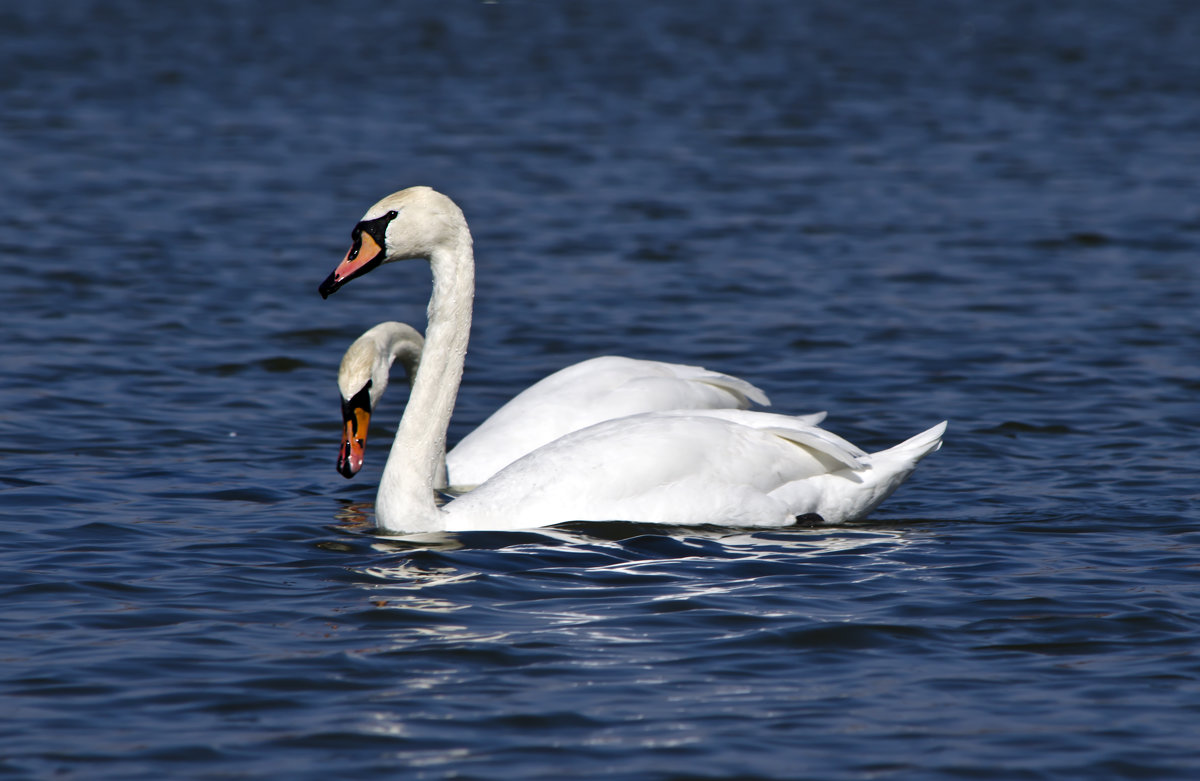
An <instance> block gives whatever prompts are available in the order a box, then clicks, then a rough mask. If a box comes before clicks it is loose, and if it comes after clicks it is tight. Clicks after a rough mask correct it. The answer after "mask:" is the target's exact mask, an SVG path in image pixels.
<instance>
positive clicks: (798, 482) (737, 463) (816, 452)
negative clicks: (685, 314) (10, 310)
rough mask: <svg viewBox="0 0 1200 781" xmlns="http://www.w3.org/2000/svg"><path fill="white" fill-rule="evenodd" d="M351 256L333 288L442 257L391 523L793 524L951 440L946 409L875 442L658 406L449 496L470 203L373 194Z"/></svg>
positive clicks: (468, 278) (419, 194)
mask: <svg viewBox="0 0 1200 781" xmlns="http://www.w3.org/2000/svg"><path fill="white" fill-rule="evenodd" d="M351 237H352V240H353V243H352V245H351V248H350V250H349V251H348V252H347V253H346V257H345V258H344V259H343V260H342V262H341V263H339V264H338V266H337V268H335V269H334V271H333V272H332V273H331V274H330V275H329V277H328V278H326V280H325V281H324V282H323V283H322V284H321V286H320V292H321V295H322V296H323V297H328V296H329V295H330V294H331V293H333V292H334V291H336V290H338V289H339V288H340V287H342V286H343V285H344V284H346V283H347V282H349V281H350V280H352V279H355V278H357V277H359V276H362V275H363V274H366V273H369V272H370V271H372V270H374V269H375V268H377V267H378V266H379V265H381V264H383V263H387V262H393V261H400V260H408V259H419V258H425V259H428V261H429V263H430V266H431V268H432V270H433V290H432V293H431V295H430V299H429V309H428V327H427V330H426V334H425V349H424V353H423V354H422V356H421V360H420V367H419V369H418V370H417V373H416V378H415V380H414V381H413V385H412V393H411V395H410V397H409V402H408V406H407V408H406V409H405V412H404V415H403V416H402V418H401V420H400V426H399V428H398V429H397V431H396V438H395V440H394V441H393V443H392V450H391V453H390V455H389V457H388V461H387V465H386V466H385V467H384V472H383V477H382V479H381V481H380V486H379V493H378V495H377V498H376V503H375V512H376V520H377V523H378V525H379V527H380V528H381V529H383V530H384V531H389V532H401V533H412V532H426V531H437V530H451V531H460V530H472V529H481V530H482V529H517V528H535V527H539V526H546V525H549V524H553V523H559V522H563V521H571V520H600V519H604V520H630V521H642V522H648V523H668V524H688V525H693V524H695V525H700V524H714V523H716V524H726V525H731V526H782V525H787V524H790V523H792V522H794V520H795V519H796V518H797V517H798V516H802V515H809V514H813V513H815V514H818V515H820V516H821V518H822V519H823V520H824V521H825V522H827V523H841V522H845V521H850V520H855V519H857V518H861V517H863V516H864V515H866V514H867V513H869V512H870V511H871V510H872V509H874V507H876V506H877V505H878V504H879V502H881V501H883V499H885V498H886V497H887V496H888V495H889V494H890V493H891V492H892V491H894V490H895V489H896V488H897V487H898V486H899V485H900V484H901V483H902V482H903V481H904V479H905V478H906V477H907V476H908V475H909V474H910V473H911V472H912V470H913V469H914V468H915V467H916V464H917V462H918V461H920V459H921V458H923V457H924V456H925V455H927V454H929V453H931V452H933V451H934V450H937V449H938V447H940V446H941V438H942V434H943V432H944V431H945V426H946V424H945V423H944V422H943V423H940V424H938V425H936V426H934V427H932V428H930V429H928V430H927V431H925V432H922V433H921V434H918V435H916V436H915V437H913V438H911V439H909V440H907V441H905V442H902V443H900V444H899V445H897V446H895V447H892V448H889V449H887V450H883V451H880V452H877V453H873V454H867V453H865V452H863V451H862V450H860V449H859V448H857V447H855V446H854V445H851V444H850V443H849V442H846V441H845V440H843V439H841V438H840V437H838V436H836V435H834V434H832V433H830V432H828V431H825V430H824V429H820V428H818V427H817V426H815V425H813V424H812V423H810V422H808V421H806V420H804V419H801V418H793V417H789V416H786V415H777V414H772V413H764V412H753V411H749V410H742V409H708V410H679V411H669V412H647V413H641V414H636V415H631V416H628V417H622V418H617V419H615V420H607V421H603V422H600V423H596V424H595V425H592V426H589V427H587V428H583V429H580V430H578V431H575V432H573V433H570V434H567V435H565V436H562V437H560V438H558V439H555V440H553V441H552V442H550V443H548V444H546V445H543V446H542V447H540V448H538V449H536V450H534V451H532V452H530V453H528V454H526V455H524V456H522V457H520V458H518V459H517V460H515V461H513V462H512V463H511V464H509V465H507V466H505V467H504V468H503V469H501V470H500V471H498V472H496V473H495V474H494V475H493V476H492V477H491V478H490V479H488V480H486V481H484V482H483V484H482V485H480V486H478V487H477V488H476V489H475V490H474V491H472V492H471V493H469V494H466V495H464V496H461V497H459V498H457V499H454V500H452V501H450V502H449V503H447V504H446V505H445V506H443V507H438V506H437V505H436V503H435V502H434V493H433V488H434V485H435V483H436V481H437V478H438V473H439V469H440V465H441V462H442V454H443V452H444V450H445V441H446V428H447V426H448V424H449V421H450V415H451V413H452V411H453V408H454V401H455V397H456V395H457V393H458V386H459V383H460V382H461V380H462V369H463V363H464V360H465V357H466V349H467V340H468V335H469V332H470V326H471V308H472V307H471V304H472V298H473V296H474V254H473V251H472V240H471V234H470V230H469V229H468V227H467V222H466V219H465V218H464V217H463V214H462V211H461V210H460V209H459V208H458V206H457V205H455V204H454V202H453V201H451V200H450V199H449V198H447V197H446V196H444V195H442V194H440V193H437V192H435V191H433V190H431V189H429V188H427V187H414V188H409V189H407V190H402V191H400V192H398V193H395V194H393V195H390V196H388V197H387V198H384V199H383V200H381V201H379V202H378V203H376V204H375V205H374V206H372V207H371V208H370V209H369V210H367V213H366V214H365V215H364V216H363V219H362V220H361V221H360V222H359V223H358V225H356V226H355V228H354V231H353V232H352V234H351Z"/></svg>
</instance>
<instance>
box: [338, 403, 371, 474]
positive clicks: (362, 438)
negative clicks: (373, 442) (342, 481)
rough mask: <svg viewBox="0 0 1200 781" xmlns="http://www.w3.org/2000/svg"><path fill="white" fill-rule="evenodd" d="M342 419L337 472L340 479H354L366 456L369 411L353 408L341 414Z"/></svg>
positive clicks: (369, 421) (369, 419)
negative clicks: (339, 474)
mask: <svg viewBox="0 0 1200 781" xmlns="http://www.w3.org/2000/svg"><path fill="white" fill-rule="evenodd" d="M342 419H343V425H342V447H341V449H340V450H338V461H337V470H338V472H339V473H341V475H342V477H354V476H355V475H356V474H358V470H360V469H362V465H363V457H364V456H365V454H366V447H367V427H368V426H369V425H370V423H371V411H370V410H368V409H366V408H364V407H353V408H350V409H347V410H345V411H344V412H343V415H342Z"/></svg>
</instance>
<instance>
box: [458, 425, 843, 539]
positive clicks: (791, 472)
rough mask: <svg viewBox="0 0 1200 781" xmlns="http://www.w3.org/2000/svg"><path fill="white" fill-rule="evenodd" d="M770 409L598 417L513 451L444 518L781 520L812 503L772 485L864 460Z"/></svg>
mask: <svg viewBox="0 0 1200 781" xmlns="http://www.w3.org/2000/svg"><path fill="white" fill-rule="evenodd" d="M726 412H727V411H726ZM756 414H766V413H756ZM769 417H770V418H771V420H768V421H766V422H765V423H763V424H762V425H760V426H757V427H756V426H748V425H744V424H743V423H741V422H736V421H733V420H730V419H727V418H726V417H724V416H723V413H722V415H713V414H711V412H702V413H698V414H691V415H689V414H687V413H683V412H670V413H648V414H642V415H634V416H630V417H627V418H622V419H619V420H612V421H606V422H603V423H600V424H597V425H595V426H592V427H590V428H587V429H583V430H581V431H577V432H574V433H572V434H568V435H566V436H564V437H562V438H560V439H558V440H555V441H554V442H551V443H550V444H548V445H546V446H545V447H542V448H539V449H538V450H535V451H534V452H532V453H530V454H528V455H526V456H524V457H523V458H521V459H518V460H517V461H515V462H513V463H512V464H510V465H508V466H507V467H505V468H504V469H502V470H501V471H499V472H498V473H497V474H496V475H494V476H493V477H492V478H491V479H490V480H488V481H487V482H486V483H484V484H483V485H481V486H479V487H478V488H476V489H475V490H474V491H473V492H471V493H470V494H466V495H464V496H462V497H460V498H458V499H456V500H454V501H453V502H451V503H450V504H448V505H446V507H445V508H444V509H445V511H446V513H447V528H448V529H451V530H464V529H472V528H491V529H506V528H511V529H517V528H530V527H535V526H545V525H549V524H552V523H559V522H563V521H570V520H637V521H645V522H652V523H665V524H684V525H703V524H712V523H717V524H726V525H731V526H782V525H786V524H789V523H792V522H794V520H795V517H796V516H797V515H802V514H805V513H808V512H813V511H814V510H812V509H811V508H809V507H806V506H793V505H792V504H789V502H788V501H787V499H788V497H787V496H775V495H773V494H774V492H776V491H778V490H779V489H781V488H783V487H784V486H787V485H789V484H794V483H798V482H801V481H804V480H808V479H812V478H816V477H821V476H824V475H828V474H830V473H832V472H838V471H841V472H853V471H855V470H859V469H863V468H865V466H866V465H865V464H864V463H862V461H861V458H862V456H865V455H866V454H865V453H863V452H862V451H861V450H859V449H858V448H855V447H854V446H853V445H850V444H849V443H847V442H845V441H844V440H841V439H840V438H839V437H837V436H836V435H833V434H831V433H829V432H823V431H822V430H821V429H817V428H816V427H813V426H809V425H806V424H802V423H793V424H789V425H778V424H777V421H775V420H774V418H783V419H784V420H785V421H786V420H789V419H788V418H787V416H782V415H779V416H775V415H770V416H769ZM859 454H861V456H860V455H859ZM847 461H848V462H850V465H847V463H846V462H847ZM801 498H804V497H803V496H802V497H801Z"/></svg>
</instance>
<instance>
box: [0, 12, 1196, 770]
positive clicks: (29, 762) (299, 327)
mask: <svg viewBox="0 0 1200 781" xmlns="http://www.w3.org/2000/svg"><path fill="white" fill-rule="evenodd" d="M1198 139H1200V7H1198V6H1196V5H1195V4H1193V3H1188V2H1182V1H1180V2H1158V1H1155V0H1151V2H1143V3H1137V4H1133V3H1119V2H1084V1H1083V0H1079V1H1078V2H1064V3H1024V2H1014V3H1004V4H994V5H980V4H973V3H967V2H961V3H960V2H950V1H947V2H929V3H916V4H908V3H904V4H896V3H886V2H864V3H838V2H812V3H793V2H771V1H766V0H765V1H763V2H754V3H720V2H700V3H671V4H648V3H631V2H629V3H627V2H605V3H599V2H596V3H582V2H573V3H534V2H500V3H482V4H481V3H472V2H453V3H438V4H432V3H416V2H412V3H409V2H400V3H383V4H379V3H362V2H339V3H332V2H328V3H327V2H289V3H283V2H262V3H253V4H248V3H235V2H226V3H220V2H212V3H194V4H178V3H150V2H131V1H126V2H99V1H97V2H85V1H84V0H79V1H78V2H63V3H54V4H49V3H41V2H32V1H29V2H19V1H18V2H9V3H5V4H3V6H2V7H0V159H2V160H4V167H3V170H4V176H3V182H4V184H3V187H0V264H3V270H4V276H5V278H6V280H7V283H6V284H5V285H4V290H3V292H2V293H0V299H2V301H3V316H2V318H0V357H2V360H3V373H2V374H0V401H2V404H3V406H2V412H0V434H2V436H0V464H2V467H3V468H2V469H0V488H2V490H0V513H2V514H3V516H2V517H3V528H4V534H3V536H2V537H0V567H2V568H3V573H4V574H3V580H2V583H3V586H2V592H0V600H2V602H0V603H2V604H3V608H2V609H0V659H2V660H3V670H4V676H3V683H2V686H3V688H2V690H0V698H2V701H3V704H4V707H3V709H2V710H0V775H4V776H5V777H13V778H57V779H76V778H77V779H163V778H197V779H199V778H213V779H215V778H223V779H224V778H290V779H330V778H414V779H442V778H473V779H491V778H496V779H518V778H519V779H562V778H571V777H588V778H593V777H603V778H620V779H684V778H739V779H796V778H814V779H815V778H821V779H866V778H873V779H876V778H885V779H893V778H894V779H909V778H995V779H1017V778H1078V779H1100V778H1135V777H1137V778H1156V779H1163V778H1180V779H1191V778H1195V777H1197V774H1198V773H1200V748H1198V747H1200V731H1198V730H1200V728H1198V725H1200V654H1198V652H1200V618H1197V617H1198V616H1200V566H1198V561H1200V559H1198V555H1197V553H1198V550H1200V523H1198V521H1200V514H1198V513H1197V510H1196V507H1197V500H1198V499H1200V490H1198V489H1197V478H1198V476H1200V455H1197V447H1196V441H1197V433H1198V431H1200V413H1198V412H1197V410H1198V409H1200V407H1198V406H1197V396H1198V391H1200V367H1198V364H1200V360H1198V358H1200V349H1198V348H1200V316H1198V314H1197V313H1198V309H1200V263H1198V257H1200V179H1198V178H1197V171H1200V140H1198ZM418 183H423V184H429V185H433V186H435V187H437V188H438V189H440V190H442V191H444V192H446V193H448V194H449V195H451V196H452V197H454V198H455V199H456V200H457V201H458V202H459V203H460V204H461V205H462V206H463V208H464V210H465V211H466V213H467V216H468V219H469V220H470V221H471V225H472V229H473V232H474V234H475V239H476V253H477V257H478V262H479V269H478V300H477V305H476V321H475V327H474V330H473V338H472V343H471V351H470V354H469V356H468V365H467V373H466V377H465V381H464V385H463V389H462V391H461V393H460V395H459V402H458V407H457V408H456V412H455V418H454V421H453V422H452V424H451V432H450V433H451V439H452V440H455V439H457V438H459V437H461V436H462V435H463V434H464V433H465V432H466V431H468V430H470V428H471V427H472V426H474V425H475V424H477V423H478V422H479V421H480V420H482V419H483V418H484V417H486V416H487V415H488V414H489V413H490V412H491V410H493V409H494V408H495V407H496V406H498V405H499V404H500V403H501V402H502V401H503V400H505V399H506V398H508V397H509V396H511V395H512V394H513V393H515V392H516V391H518V390H520V389H521V388H522V387H524V386H525V385H527V384H528V383H530V382H531V381H533V380H535V379H537V378H538V377H540V376H542V375H544V374H545V373H547V372H549V371H551V370H553V369H556V368H559V367H561V366H564V365H566V364H568V363H571V362H574V361H577V360H581V359H583V358H586V357H589V356H591V355H596V354H603V353H623V354H629V355H637V356H643V357H651V358H666V359H671V360H679V361H683V362H688V363H696V364H702V365H706V366H709V367H711V368H715V369H720V370H724V371H728V372H732V373H735V374H738V375H741V376H743V377H746V378H747V379H749V380H751V381H753V382H755V383H757V384H759V385H760V386H762V387H763V388H764V389H765V390H766V391H767V392H768V393H769V394H770V395H771V397H772V399H773V401H774V403H775V408H776V409H778V410H781V411H789V412H809V411H814V410H819V409H826V410H829V411H830V417H829V420H828V422H827V425H828V427H829V428H831V429H832V430H834V431H836V432H838V433H840V434H842V435H845V436H846V437H848V438H849V439H851V440H853V441H855V442H857V443H859V444H861V445H863V446H864V447H867V448H868V449H873V448H878V447H882V446H885V445H887V444H889V443H892V442H895V441H898V440H900V439H902V438H904V437H906V436H909V435H911V434H913V433H916V432H917V431H919V430H922V429H924V428H926V427H928V426H930V425H932V424H933V423H936V422H937V421H938V420H941V419H943V418H948V419H949V420H950V421H951V428H950V431H949V434H948V437H947V442H946V446H945V447H944V448H943V450H942V451H940V452H938V453H937V454H935V455H933V456H931V457H930V458H929V459H927V460H926V461H925V462H924V463H923V464H922V465H921V467H920V468H919V469H918V471H917V472H916V473H915V474H914V475H913V477H912V478H911V479H910V481H909V483H908V484H907V485H906V486H905V487H904V488H902V489H901V491H900V492H899V493H898V494H896V495H895V496H894V497H892V498H891V499H890V500H889V501H888V502H886V503H885V504H884V505H883V506H882V507H881V508H880V509H879V510H878V511H877V512H876V514H875V515H874V516H873V518H872V519H871V520H870V521H869V522H867V523H864V524H861V525H856V526H853V527H847V528H819V527H797V528H792V529H782V530H774V531H770V532H744V531H739V530H735V529H722V528H719V527H717V526H713V527H705V528H697V529H682V530H681V529H667V528H659V527H653V526H639V525H632V524H622V523H612V524H567V525H565V526H563V527H556V528H552V529H546V530H541V531H539V532H528V533H483V532H475V533H467V534H455V535H438V536H429V537H424V538H418V539H398V538H387V537H381V536H378V535H376V534H374V533H373V531H372V505H371V502H372V500H373V494H374V486H375V484H376V482H377V480H378V476H379V472H380V470H381V468H382V465H383V461H384V459H385V457H386V445H387V443H386V439H387V436H386V432H387V430H388V429H389V427H390V426H389V423H390V421H392V420H395V419H396V418H398V416H399V414H400V411H401V409H402V404H403V393H402V392H400V391H395V392H394V393H393V395H392V396H390V397H389V398H388V399H387V400H386V401H385V403H384V405H383V406H382V407H381V408H380V410H379V411H378V419H379V420H380V422H381V427H380V429H379V430H380V431H383V432H385V434H380V435H377V437H376V438H375V439H374V440H373V441H372V442H371V444H370V446H369V448H368V450H369V452H368V464H367V467H366V468H365V469H364V471H363V473H362V474H360V475H359V476H358V477H357V478H356V479H355V480H352V481H345V480H343V479H342V478H341V477H339V476H338V475H337V474H336V473H335V471H334V456H335V450H336V447H337V437H338V434H339V431H338V406H337V396H336V389H335V385H334V372H335V370H336V367H337V363H338V360H339V358H340V356H341V352H342V350H343V349H344V348H345V346H346V345H347V344H348V343H349V341H350V340H351V339H352V338H353V337H354V336H356V335H357V334H358V333H360V332H361V331H362V330H364V329H365V328H366V327H368V326H369V325H372V324H374V323H375V322H378V321H380V320H384V319H399V320H404V321H407V322H410V323H413V324H414V325H416V326H418V327H421V326H423V322H424V304H425V301H426V299H427V297H428V293H429V273H428V271H427V270H426V269H425V268H424V267H422V266H420V265H419V264H404V265H402V266H393V267H389V268H387V269H384V270H381V271H379V272H376V273H375V274H373V275H371V277H369V278H368V279H367V280H363V281H361V282H358V283H355V285H352V286H350V287H348V288H347V289H346V290H345V291H343V292H341V293H339V294H338V296H337V297H335V298H332V299H330V300H329V301H322V300H321V299H320V297H319V296H318V295H317V293H316V286H317V284H318V283H319V282H320V281H321V279H323V278H324V277H325V275H326V274H327V273H328V272H329V270H330V269H331V268H332V267H333V265H334V264H335V263H336V262H337V260H338V259H340V257H341V255H342V253H343V252H344V251H345V248H346V246H347V242H348V237H349V231H350V229H351V227H352V226H353V225H354V222H355V221H356V220H357V219H358V217H359V216H360V215H361V213H362V212H363V211H364V210H365V208H366V207H367V206H368V205H370V203H372V202H374V201H375V200H376V199H378V198H379V197H381V196H382V195H384V194H386V193H388V192H391V191H392V190H395V189H399V188H401V187H404V186H408V185H411V184H418ZM717 520H719V519H714V521H717Z"/></svg>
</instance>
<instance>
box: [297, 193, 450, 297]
mask: <svg viewBox="0 0 1200 781" xmlns="http://www.w3.org/2000/svg"><path fill="white" fill-rule="evenodd" d="M470 237H471V234H470V232H469V231H468V230H467V221H466V218H464V217H463V213H462V210H461V209H459V208H458V206H457V205H456V204H455V203H454V201H452V200H450V199H449V198H447V197H446V196H445V195H442V194H441V193H439V192H437V191H436V190H433V189H431V188H429V187H409V188H408V189H406V190H401V191H399V192H396V193H392V194H391V195H389V196H388V197H386V198H384V199H383V200H381V201H379V202H378V203H376V204H375V205H374V206H372V207H371V208H370V209H367V213H366V214H364V215H363V217H362V219H361V220H359V221H358V224H357V225H355V226H354V230H353V231H351V232H350V239H351V242H352V243H351V245H350V249H349V250H348V251H347V252H346V257H344V258H343V259H342V262H341V263H339V264H338V266H337V268H335V269H334V270H333V273H331V274H330V275H329V276H328V277H326V279H325V281H324V282H322V283H321V286H320V288H319V290H320V293H321V298H328V297H329V295H330V294H331V293H333V292H334V291H336V290H337V289H338V288H340V287H341V286H342V285H344V284H346V283H347V282H349V281H350V280H352V279H356V278H357V277H361V276H362V275H364V274H367V273H369V272H370V271H373V270H374V269H376V268H377V267H379V266H380V265H382V264H384V263H391V262H393V261H396V260H412V259H414V258H428V257H431V256H432V255H433V254H435V253H436V252H438V251H439V250H444V249H452V248H455V247H457V246H459V245H461V243H462V242H463V241H464V240H465V241H467V242H470Z"/></svg>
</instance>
